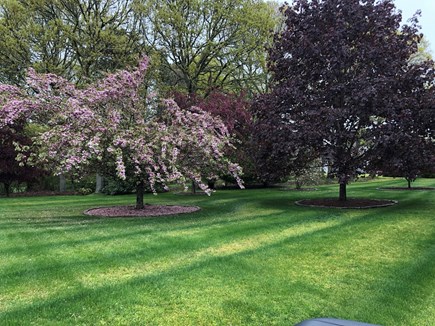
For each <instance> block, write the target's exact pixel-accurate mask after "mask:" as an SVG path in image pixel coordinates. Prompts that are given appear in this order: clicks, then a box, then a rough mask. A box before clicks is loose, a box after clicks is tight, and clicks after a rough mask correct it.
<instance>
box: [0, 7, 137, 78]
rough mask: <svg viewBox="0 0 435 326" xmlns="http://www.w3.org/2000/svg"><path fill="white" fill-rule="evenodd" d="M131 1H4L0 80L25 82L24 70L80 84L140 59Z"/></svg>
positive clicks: (0, 12)
mask: <svg viewBox="0 0 435 326" xmlns="http://www.w3.org/2000/svg"><path fill="white" fill-rule="evenodd" d="M131 10H132V8H131V2H130V1H114V0H103V1H97V0H92V1H86V2H84V1H79V0H69V1H63V0H42V1H37V0H3V1H1V3H0V59H1V62H2V64H1V65H0V81H2V82H8V83H13V84H17V85H18V84H21V83H22V82H23V80H24V72H25V69H26V68H27V67H29V66H33V67H34V68H36V70H37V71H39V72H44V73H47V72H50V73H55V74H58V75H62V76H64V77H66V78H68V79H70V80H74V81H75V82H78V83H80V84H85V83H88V82H89V81H92V80H95V79H97V78H100V77H101V76H102V75H103V74H104V73H105V72H107V71H113V70H115V69H120V68H125V67H126V66H127V65H133V64H135V63H136V61H137V59H138V57H139V55H140V54H141V53H142V52H143V51H144V47H143V43H142V42H141V41H140V36H139V34H138V31H137V30H136V29H134V24H132V20H131Z"/></svg>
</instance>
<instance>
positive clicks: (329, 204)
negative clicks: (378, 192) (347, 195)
mask: <svg viewBox="0 0 435 326" xmlns="http://www.w3.org/2000/svg"><path fill="white" fill-rule="evenodd" d="M395 204H397V201H395V200H381V199H364V198H352V199H348V200H346V201H339V200H338V199H336V198H319V199H304V200H299V201H297V202H296V205H299V206H308V207H325V208H355V209H363V208H378V207H387V206H392V205H395Z"/></svg>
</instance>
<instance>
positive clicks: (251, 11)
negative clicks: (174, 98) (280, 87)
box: [136, 0, 277, 94]
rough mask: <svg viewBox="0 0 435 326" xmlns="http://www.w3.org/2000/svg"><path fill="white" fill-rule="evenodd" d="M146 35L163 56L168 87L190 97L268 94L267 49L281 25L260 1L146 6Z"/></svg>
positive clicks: (141, 10) (141, 9) (199, 0)
mask: <svg viewBox="0 0 435 326" xmlns="http://www.w3.org/2000/svg"><path fill="white" fill-rule="evenodd" d="M136 11H137V13H138V17H140V19H141V23H142V26H141V27H142V35H143V36H144V37H145V39H146V41H147V43H148V44H150V45H151V46H152V47H153V49H154V51H155V52H156V53H160V55H161V61H162V66H161V72H162V78H163V82H164V84H165V85H166V86H169V87H174V86H175V87H177V88H178V89H179V90H180V91H187V92H188V93H190V94H191V93H198V92H199V93H202V94H204V93H207V92H208V91H210V90H212V89H213V88H216V87H219V88H221V89H224V90H229V91H232V92H237V91H239V90H240V89H252V90H255V91H260V90H264V88H265V86H266V83H267V74H266V73H265V66H266V63H265V53H264V47H265V45H266V44H267V43H268V42H270V40H271V35H270V31H271V30H272V29H273V28H274V26H275V25H276V23H277V17H276V14H275V13H274V7H273V5H272V4H270V3H267V2H264V1H262V0H224V1H213V0H193V1H192V0H176V1H159V0H152V1H143V2H142V4H141V5H138V6H137V7H136Z"/></svg>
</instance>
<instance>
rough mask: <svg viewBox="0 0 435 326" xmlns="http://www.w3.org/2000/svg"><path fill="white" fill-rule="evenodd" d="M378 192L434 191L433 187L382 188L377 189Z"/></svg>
mask: <svg viewBox="0 0 435 326" xmlns="http://www.w3.org/2000/svg"><path fill="white" fill-rule="evenodd" d="M378 189H379V190H402V191H403V190H405V191H413V190H435V188H434V187H411V188H408V187H382V188H378Z"/></svg>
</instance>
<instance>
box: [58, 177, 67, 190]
mask: <svg viewBox="0 0 435 326" xmlns="http://www.w3.org/2000/svg"><path fill="white" fill-rule="evenodd" d="M59 191H60V192H65V191H66V179H65V176H64V175H62V174H61V175H60V176H59Z"/></svg>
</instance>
